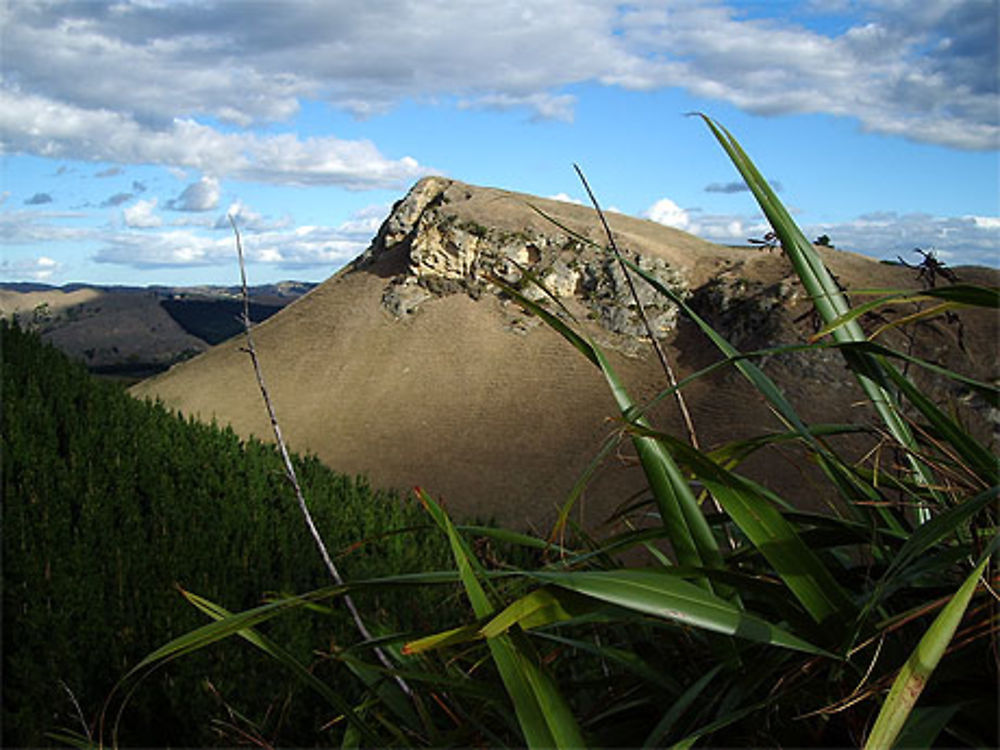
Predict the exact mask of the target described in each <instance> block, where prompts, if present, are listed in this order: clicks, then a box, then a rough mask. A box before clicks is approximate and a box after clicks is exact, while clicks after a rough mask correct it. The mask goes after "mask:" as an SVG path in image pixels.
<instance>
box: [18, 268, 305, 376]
mask: <svg viewBox="0 0 1000 750" xmlns="http://www.w3.org/2000/svg"><path fill="white" fill-rule="evenodd" d="M313 286H314V284H307V283H302V282H282V283H279V284H267V285H262V286H258V287H255V288H254V289H253V290H252V292H251V298H252V299H253V300H254V302H253V304H252V306H251V318H253V319H254V320H255V321H261V320H265V319H267V318H268V317H270V316H271V315H273V314H274V313H276V312H277V311H278V310H280V309H281V308H282V307H284V306H285V305H286V304H288V303H289V302H290V301H292V300H294V299H297V298H298V297H299V296H301V295H302V294H303V293H305V292H306V291H308V290H309V289H311V288H312V287H313ZM240 309H241V305H240V302H239V289H238V288H237V287H210V286H199V287H167V286H155V287H148V288H143V287H123V286H90V285H85V284H67V285H65V286H62V287H53V286H46V285H44V284H28V283H9V284H0V317H4V318H13V317H15V316H16V317H17V319H18V322H19V323H20V324H21V325H23V326H25V327H27V328H30V329H33V330H36V331H38V332H39V333H40V334H41V335H42V337H43V338H44V339H45V340H46V341H49V342H50V343H52V344H53V345H54V346H56V347H57V348H59V349H61V350H62V351H63V352H65V353H66V354H68V355H69V356H71V357H73V358H74V359H78V360H81V361H82V362H84V364H86V365H87V367H88V368H89V369H90V370H91V371H93V372H97V373H106V374H107V373H116V374H120V375H123V376H126V377H132V378H136V377H140V378H141V377H146V376H148V375H151V374H154V373H156V372H160V371H162V370H165V369H166V368H167V367H169V366H170V365H171V364H174V363H176V362H179V361H181V360H183V359H188V358H190V357H192V356H194V355H196V354H198V353H200V352H202V351H205V350H206V349H207V348H208V347H209V346H211V345H213V344H218V343H220V342H221V341H224V340H225V339H227V338H229V337H231V336H233V335H235V334H236V333H238V332H239V330H240V325H239V323H238V321H237V319H236V316H237V315H238V314H239V311H240Z"/></svg>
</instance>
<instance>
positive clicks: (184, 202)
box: [167, 177, 220, 211]
mask: <svg viewBox="0 0 1000 750" xmlns="http://www.w3.org/2000/svg"><path fill="white" fill-rule="evenodd" d="M219 195H220V190H219V181H218V180H217V179H215V178H214V177H202V178H201V179H200V180H198V181H197V182H192V183H191V184H190V185H188V186H187V187H186V188H184V190H182V191H181V194H180V195H178V196H177V197H176V198H173V199H171V200H169V201H167V208H169V209H171V210H173V211H212V210H214V209H215V208H216V206H218V205H219Z"/></svg>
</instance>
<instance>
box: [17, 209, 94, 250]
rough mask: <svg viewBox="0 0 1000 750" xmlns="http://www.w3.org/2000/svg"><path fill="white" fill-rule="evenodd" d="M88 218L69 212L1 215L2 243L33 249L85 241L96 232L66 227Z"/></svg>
mask: <svg viewBox="0 0 1000 750" xmlns="http://www.w3.org/2000/svg"><path fill="white" fill-rule="evenodd" d="M85 216H86V215H85V214H81V213H77V212H68V211H0V243H3V244H6V245H30V244H35V243H43V242H62V241H80V240H86V239H89V238H91V237H93V236H94V235H95V233H96V231H97V230H95V229H92V228H90V227H76V226H71V225H69V224H66V223H65V222H67V221H72V220H75V219H80V218H84V217H85Z"/></svg>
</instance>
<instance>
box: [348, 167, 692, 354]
mask: <svg viewBox="0 0 1000 750" xmlns="http://www.w3.org/2000/svg"><path fill="white" fill-rule="evenodd" d="M481 190H482V189H479V188H477V189H476V192H475V193H474V192H473V191H472V190H470V189H469V188H468V187H467V186H465V185H462V184H461V183H457V182H453V181H451V180H447V179H444V178H441V177H428V178H426V179H424V180H421V181H420V182H419V183H417V184H416V185H415V186H414V187H413V188H412V189H411V190H410V192H409V193H408V194H407V196H406V197H405V198H404V199H403V200H401V201H400V202H399V203H397V204H396V206H395V207H394V208H393V210H392V212H391V214H390V215H389V217H388V218H387V219H386V221H385V222H384V223H383V225H382V228H381V229H380V231H379V233H378V235H377V236H376V238H375V240H374V241H373V242H372V244H371V246H370V247H369V248H368V250H367V251H366V253H365V254H364V255H363V256H362V259H361V260H360V261H359V264H360V265H361V266H364V265H365V264H370V263H373V262H375V261H377V260H378V259H379V258H382V257H384V256H386V255H389V254H393V253H398V254H400V255H401V256H402V257H403V258H405V269H404V270H403V272H402V273H400V274H398V275H396V276H395V277H394V278H392V279H391V280H390V281H389V282H388V284H387V286H386V289H385V291H384V294H383V297H382V304H383V306H384V307H385V309H386V310H388V311H389V312H390V313H392V314H393V315H394V316H396V317H397V318H401V317H404V316H407V315H413V314H415V313H416V312H417V311H418V310H419V308H420V306H421V305H422V304H423V303H424V302H426V301H427V300H429V299H432V298H434V297H440V296H443V295H448V294H456V293H463V294H467V295H469V296H471V297H473V298H474V299H478V298H479V297H480V296H482V295H483V294H487V293H489V294H502V292H501V291H500V289H499V287H497V286H496V285H495V284H493V283H491V281H490V279H491V278H497V279H500V280H502V281H503V282H505V283H507V284H509V285H512V286H515V287H517V288H519V289H520V290H521V291H522V292H523V293H524V294H525V295H526V296H528V297H529V298H531V299H534V300H545V298H546V297H547V295H546V292H545V291H544V290H543V289H542V288H541V287H539V286H538V285H537V284H535V283H532V282H531V281H530V280H529V276H530V277H534V278H535V279H537V280H538V281H540V282H541V283H542V284H543V285H544V287H545V289H546V290H548V291H549V292H550V293H552V294H553V295H555V296H556V297H558V298H561V299H564V300H575V301H578V302H582V303H583V304H584V305H585V307H586V309H587V311H588V312H587V317H589V318H591V319H592V320H594V321H596V322H597V323H598V324H599V325H601V326H602V327H603V328H604V329H605V330H606V331H607V332H609V333H611V334H618V335H620V336H622V337H624V338H623V339H622V341H623V342H624V341H626V340H631V339H634V338H635V337H637V336H645V335H646V330H645V327H644V325H643V324H642V321H641V319H640V317H639V314H638V311H637V310H636V305H635V302H634V299H633V297H632V294H631V292H630V290H629V287H628V283H627V281H626V279H625V276H624V274H623V273H622V271H621V268H620V266H619V264H618V263H617V261H616V260H615V258H614V257H613V256H612V255H611V254H610V253H609V252H608V251H607V250H605V249H604V247H603V244H604V243H602V242H598V243H597V244H596V245H593V244H590V243H589V242H585V241H582V239H581V237H580V236H578V235H577V232H576V230H570V229H569V228H568V227H566V226H565V225H564V224H562V222H561V221H560V220H559V219H556V218H555V217H552V219H551V220H547V219H545V216H546V215H548V214H547V213H546V212H545V211H544V210H543V209H539V214H538V216H537V218H539V219H541V220H540V221H536V222H533V223H529V224H524V223H523V222H522V224H521V225H520V226H518V227H516V228H506V227H504V226H503V223H502V222H496V221H494V220H492V219H493V217H491V220H490V222H489V225H487V224H486V223H481V220H477V216H476V215H475V213H474V212H473V211H470V210H468V209H469V208H470V205H463V204H472V203H474V202H476V201H475V200H474V199H475V198H476V197H479V195H478V193H480V192H481ZM495 198H496V200H497V201H498V204H497V206H496V208H500V206H499V201H500V199H501V196H500V195H497V196H495ZM537 200H538V202H539V203H541V202H544V201H541V200H540V199H537ZM501 213H502V211H501ZM521 214H522V219H523V207H521ZM586 239H587V240H590V238H589V237H587V238H586ZM624 252H625V254H626V255H627V256H629V257H630V259H631V260H633V261H635V262H637V263H638V264H639V265H640V266H641V267H642V268H643V269H645V270H647V271H649V272H650V273H651V274H653V275H654V276H655V277H656V278H657V279H659V280H660V281H661V282H662V283H663V284H665V285H667V286H669V287H670V288H671V289H673V290H675V291H677V292H679V293H680V294H681V295H683V296H686V295H687V294H688V279H687V278H686V276H685V274H684V273H683V271H682V270H681V269H680V268H678V267H676V266H674V265H672V264H671V263H670V261H669V260H667V259H665V258H662V257H657V256H655V255H643V254H642V253H640V252H636V251H634V250H631V249H630V248H625V249H624ZM637 291H638V293H639V298H640V300H641V302H642V304H643V307H644V308H645V310H646V314H647V316H648V318H649V321H650V325H651V327H652V329H653V331H654V333H655V335H656V336H657V337H659V338H662V337H666V336H667V335H669V334H670V333H671V331H673V329H674V327H675V324H676V321H677V310H676V308H675V306H673V305H671V304H670V303H669V302H667V301H665V300H664V298H663V297H662V295H659V294H657V293H656V292H655V291H654V290H653V288H652V287H651V286H649V285H648V284H640V285H639V286H638V289H637Z"/></svg>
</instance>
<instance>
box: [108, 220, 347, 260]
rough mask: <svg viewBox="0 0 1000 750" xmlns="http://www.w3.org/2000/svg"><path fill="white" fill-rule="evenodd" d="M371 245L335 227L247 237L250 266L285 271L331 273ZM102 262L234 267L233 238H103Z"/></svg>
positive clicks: (170, 234)
mask: <svg viewBox="0 0 1000 750" xmlns="http://www.w3.org/2000/svg"><path fill="white" fill-rule="evenodd" d="M366 245H367V241H363V240H358V239H357V238H355V237H354V236H352V235H350V234H345V233H344V232H342V231H341V230H339V229H338V228H335V227H317V226H303V227H296V228H294V229H291V230H288V231H280V230H275V231H268V232H260V233H256V234H251V235H248V236H245V237H244V242H243V246H244V250H245V251H246V257H247V261H248V262H250V263H267V264H273V265H278V266H281V267H283V268H311V267H324V266H325V267H327V268H329V269H331V270H333V269H335V268H339V267H340V266H342V265H343V264H344V263H346V262H348V261H349V260H351V259H353V258H354V257H356V256H357V255H358V254H360V253H361V252H362V251H363V250H364V249H365V247H366ZM94 260H96V261H97V262H98V263H113V264H117V265H125V266H131V267H133V268H140V269H150V268H167V267H174V268H176V267H193V266H213V265H227V266H228V265H232V263H233V243H232V238H231V237H228V236H225V237H220V236H218V235H215V236H205V235H202V234H198V233H197V232H195V231H193V230H190V229H176V230H171V231H166V232H158V233H156V234H140V233H137V232H116V233H111V234H109V235H107V236H106V237H104V238H103V242H102V245H101V247H100V249H99V250H98V251H97V254H96V255H95V256H94Z"/></svg>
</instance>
